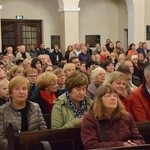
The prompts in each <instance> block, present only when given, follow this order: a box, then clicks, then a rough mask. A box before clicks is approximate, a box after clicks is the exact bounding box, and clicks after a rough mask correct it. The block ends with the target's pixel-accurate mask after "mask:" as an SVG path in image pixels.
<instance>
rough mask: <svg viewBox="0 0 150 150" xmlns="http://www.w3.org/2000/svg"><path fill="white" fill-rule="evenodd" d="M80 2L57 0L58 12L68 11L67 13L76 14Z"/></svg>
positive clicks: (77, 0) (75, 0) (76, 0)
mask: <svg viewBox="0 0 150 150" xmlns="http://www.w3.org/2000/svg"><path fill="white" fill-rule="evenodd" d="M79 1H80V0H57V2H58V5H59V9H58V12H61V11H68V12H78V11H80V8H79V7H78V5H79Z"/></svg>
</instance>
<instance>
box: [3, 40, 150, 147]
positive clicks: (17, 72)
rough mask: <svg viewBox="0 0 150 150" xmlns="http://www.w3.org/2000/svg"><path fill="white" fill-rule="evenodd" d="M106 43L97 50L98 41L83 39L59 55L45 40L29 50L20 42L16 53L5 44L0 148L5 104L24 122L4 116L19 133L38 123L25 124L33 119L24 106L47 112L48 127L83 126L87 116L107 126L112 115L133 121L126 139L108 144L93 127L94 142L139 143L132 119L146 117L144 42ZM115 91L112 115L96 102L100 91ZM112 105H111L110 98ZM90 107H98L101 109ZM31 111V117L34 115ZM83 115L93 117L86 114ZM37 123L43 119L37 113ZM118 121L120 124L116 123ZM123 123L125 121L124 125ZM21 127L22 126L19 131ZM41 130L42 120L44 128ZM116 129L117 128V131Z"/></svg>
mask: <svg viewBox="0 0 150 150" xmlns="http://www.w3.org/2000/svg"><path fill="white" fill-rule="evenodd" d="M106 41H107V42H106V45H105V46H103V47H102V48H101V45H100V44H99V43H97V44H96V45H95V48H94V49H93V50H92V49H90V46H89V44H88V43H87V44H84V43H81V44H79V43H75V44H74V45H69V46H68V49H67V51H66V52H65V55H64V57H63V53H62V52H61V50H60V49H59V47H58V45H55V46H54V47H55V49H54V51H53V52H52V51H49V50H48V49H46V48H45V45H44V43H42V44H41V45H40V48H36V47H35V45H32V46H31V49H30V50H28V51H27V50H26V47H25V46H24V45H21V46H18V50H17V51H16V52H13V49H12V47H11V46H8V47H7V48H6V50H5V51H4V52H5V53H4V54H3V56H2V57H1V60H0V105H1V106H0V128H1V129H2V130H0V146H1V145H2V146H3V147H5V146H7V142H4V143H3V139H5V140H4V141H7V140H6V136H5V127H4V125H3V124H4V123H5V117H6V116H5V113H6V115H9V114H7V110H8V109H7V107H13V108H15V109H14V111H17V113H16V115H15V117H17V115H19V114H20V116H21V117H23V118H24V120H25V122H24V121H21V119H20V120H17V119H14V120H12V119H10V118H9V117H6V122H7V124H8V123H9V122H12V123H13V124H14V125H15V126H17V128H18V129H19V130H20V131H28V130H36V129H40V128H39V127H36V128H30V123H32V121H31V122H30V120H28V119H27V117H28V116H27V115H29V114H28V113H27V114H26V111H27V110H28V105H29V106H30V105H32V107H35V109H36V111H37V112H38V115H39V114H40V115H41V114H43V115H44V114H51V118H50V120H49V121H50V123H51V128H53V129H58V128H72V127H81V129H82V125H83V128H84V126H85V124H86V122H88V121H89V120H88V119H90V118H91V120H93V121H95V124H98V123H99V124H101V122H103V121H104V122H105V121H106V124H105V123H104V127H105V125H106V128H107V127H108V126H109V125H110V124H107V121H109V122H114V120H115V121H116V118H115V117H119V118H117V119H119V120H120V119H121V120H122V121H123V122H124V121H127V122H128V121H130V122H132V124H133V128H131V129H128V135H127V137H128V136H129V135H130V136H129V138H126V140H125V139H124V137H120V139H119V140H121V143H119V142H118V144H109V143H108V146H105V144H101V142H103V140H102V139H101V138H100V137H99V136H101V135H97V134H101V133H99V130H101V129H99V128H98V127H97V128H96V129H94V130H96V131H94V132H95V136H96V137H95V138H96V139H97V141H95V142H98V141H99V143H100V144H98V145H99V146H100V147H99V148H101V147H109V146H110V147H111V146H120V145H124V146H131V145H137V144H142V143H144V142H143V139H142V137H141V136H140V135H139V133H138V131H137V129H135V128H136V125H135V123H134V121H135V122H145V121H150V101H149V100H150V64H149V62H150V61H149V60H150V51H149V50H148V48H147V43H146V42H140V43H139V47H138V48H137V49H136V46H135V44H134V43H131V44H130V45H129V48H128V50H126V51H125V50H124V49H123V48H122V47H121V42H120V41H116V43H115V44H114V43H113V42H112V41H111V40H110V39H107V40H106ZM10 55H11V57H10ZM18 81H19V82H18ZM27 81H28V82H27ZM12 82H13V84H11V83H12ZM15 82H16V83H15ZM25 84H26V86H25ZM23 85H24V86H23ZM105 85H108V86H105ZM102 87H105V88H104V89H105V90H106V89H107V88H108V89H107V90H106V92H104V94H103V95H101V97H100V95H99V94H100V93H101V91H99V90H100V89H101V88H102ZM106 87H107V88H106ZM114 88H115V90H114ZM15 91H16V92H18V98H17V99H15V98H16V97H14V96H17V94H16V95H14V94H13V93H14V92H15ZM25 91H26V92H25ZM98 91H99V92H98ZM114 93H115V95H117V96H116V97H117V101H118V103H117V105H116V108H113V109H112V112H111V114H107V111H108V112H109V109H104V107H106V106H105V103H104V102H103V103H101V104H98V100H99V101H101V100H102V99H103V98H102V97H103V96H104V95H108V94H109V95H114ZM112 97H114V96H110V98H109V99H113V98H112ZM15 100H18V102H17V105H16V106H13V105H14V102H15ZM23 100H24V102H23ZM96 101H97V102H96ZM104 101H105V100H104ZM30 103H31V104H30ZM112 103H114V102H113V100H112ZM19 104H20V105H19ZM22 105H23V107H22ZM114 105H115V104H114ZM20 106H21V108H20ZM95 107H100V109H101V110H97V109H96V108H95ZM24 108H25V110H24ZM29 108H30V107H29ZM106 108H107V107H106ZM20 109H21V110H20ZM22 109H23V110H22ZM30 109H31V108H30ZM36 111H35V113H34V114H35V115H37V113H36ZM93 111H94V112H93ZM96 111H97V112H96ZM102 111H104V112H102ZM119 111H120V112H119ZM101 113H106V114H105V115H106V116H107V115H108V116H107V117H108V118H107V117H106V118H103V117H102V118H101V116H99V115H101ZM87 114H88V115H92V116H90V117H89V118H88V115H87ZM103 115H104V114H103ZM86 117H87V118H86ZM84 118H86V119H85V120H84ZM105 119H106V120H105ZM1 120H2V121H1ZM100 120H103V121H100ZM41 121H42V122H43V118H42V117H41ZM117 123H119V124H120V122H117ZM128 123H129V122H128ZM128 123H127V124H126V123H125V124H126V126H127V127H126V128H128ZM89 124H90V123H89ZM102 124H103V123H102ZM121 124H122V123H121ZM107 125H108V126H107ZM21 128H24V129H23V130H21ZM46 128H47V127H46V125H45V122H43V129H46ZM87 128H88V127H87ZM85 129H86V128H85ZM112 129H113V128H112ZM122 130H123V129H122ZM82 131H83V132H82ZM106 131H107V129H106ZM135 131H136V132H135ZM118 132H120V130H119V129H118ZM132 132H134V134H136V136H135V137H134V138H135V142H134V140H133V139H134V138H132V137H131V133H132ZM82 133H83V134H82ZM108 133H109V131H108ZM84 134H87V135H88V131H87V133H86V131H85V130H81V135H83V136H82V137H83V145H84V146H85V149H86V148H89V147H90V146H88V145H86V143H87V142H86V140H87V139H84V138H85V136H84ZM134 134H133V135H132V136H134ZM89 136H90V135H89ZM97 136H98V137H97ZM113 136H116V135H113ZM113 136H112V137H110V138H109V140H108V141H109V142H111V141H112V139H113ZM108 137H109V136H108ZM136 137H137V138H139V142H136ZM88 138H89V137H88ZM99 138H100V139H99ZM101 140H102V141H101ZM108 141H107V142H108ZM137 141H138V139H137ZM106 145H107V144H106ZM93 146H94V145H93ZM90 148H91V147H90ZM92 148H97V146H96V147H92Z"/></svg>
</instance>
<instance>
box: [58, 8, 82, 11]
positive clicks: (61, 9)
mask: <svg viewBox="0 0 150 150" xmlns="http://www.w3.org/2000/svg"><path fill="white" fill-rule="evenodd" d="M62 11H68V12H78V11H80V8H59V9H58V12H62Z"/></svg>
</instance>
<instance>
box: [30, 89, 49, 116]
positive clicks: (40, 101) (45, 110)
mask: <svg viewBox="0 0 150 150" xmlns="http://www.w3.org/2000/svg"><path fill="white" fill-rule="evenodd" d="M29 100H30V101H32V102H35V103H38V104H39V106H40V108H41V110H42V114H48V113H50V112H49V110H48V104H47V103H46V102H45V101H44V99H43V98H42V97H41V95H40V93H39V91H37V92H36V93H35V94H34V95H33V96H31V97H30V99H29Z"/></svg>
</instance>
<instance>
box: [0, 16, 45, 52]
mask: <svg viewBox="0 0 150 150" xmlns="http://www.w3.org/2000/svg"><path fill="white" fill-rule="evenodd" d="M41 22H42V21H41V20H17V19H15V20H14V19H2V20H1V30H2V50H4V49H5V47H7V46H12V47H13V49H14V51H15V50H16V48H17V46H18V45H22V44H23V45H25V46H26V50H27V51H28V50H29V49H30V46H31V44H34V45H36V46H37V47H39V46H40V44H41V43H42V33H41Z"/></svg>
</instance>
